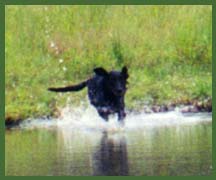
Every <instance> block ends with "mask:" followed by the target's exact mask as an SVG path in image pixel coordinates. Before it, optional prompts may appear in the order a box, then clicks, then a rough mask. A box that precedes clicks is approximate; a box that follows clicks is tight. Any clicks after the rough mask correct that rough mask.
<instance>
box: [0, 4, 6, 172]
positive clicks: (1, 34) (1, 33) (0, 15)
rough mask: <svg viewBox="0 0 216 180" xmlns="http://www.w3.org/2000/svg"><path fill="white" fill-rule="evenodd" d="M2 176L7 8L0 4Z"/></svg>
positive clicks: (0, 135)
mask: <svg viewBox="0 0 216 180" xmlns="http://www.w3.org/2000/svg"><path fill="white" fill-rule="evenodd" d="M0 19H1V28H0V39H1V43H0V77H1V79H0V90H1V91H0V120H1V123H0V144H1V148H0V152H1V153H0V154H1V162H3V163H0V176H5V53H4V52H5V48H4V46H5V6H4V4H2V3H1V4H0Z"/></svg>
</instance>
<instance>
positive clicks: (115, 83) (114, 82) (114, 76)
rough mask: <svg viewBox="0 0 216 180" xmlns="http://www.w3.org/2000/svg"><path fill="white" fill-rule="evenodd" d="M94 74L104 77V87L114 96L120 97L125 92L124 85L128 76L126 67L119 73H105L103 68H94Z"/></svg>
mask: <svg viewBox="0 0 216 180" xmlns="http://www.w3.org/2000/svg"><path fill="white" fill-rule="evenodd" d="M94 72H95V73H96V74H97V75H99V76H103V77H104V81H105V84H106V87H107V88H108V89H109V90H110V91H111V92H112V93H113V94H115V95H116V96H121V95H123V94H125V92H126V89H127V88H126V84H127V79H128V77H129V75H128V69H127V67H126V66H124V67H123V68H122V70H121V71H111V72H107V71H106V70H105V69H104V68H102V67H99V68H95V69H94Z"/></svg>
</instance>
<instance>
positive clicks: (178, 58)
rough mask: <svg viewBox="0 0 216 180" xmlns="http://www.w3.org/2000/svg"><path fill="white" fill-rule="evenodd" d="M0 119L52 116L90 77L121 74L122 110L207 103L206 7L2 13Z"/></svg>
mask: <svg viewBox="0 0 216 180" xmlns="http://www.w3.org/2000/svg"><path fill="white" fill-rule="evenodd" d="M5 38H6V45H5V53H6V70H5V77H6V84H5V88H6V117H12V118H14V119H16V118H27V117H37V116H42V115H50V114H51V115H52V114H53V113H54V112H55V110H56V108H58V107H62V106H64V105H65V104H66V101H67V97H70V99H71V100H70V102H69V103H71V104H75V105H78V104H79V101H80V100H82V99H84V97H85V96H86V90H84V91H82V92H78V93H75V94H73V93H71V94H64V95H59V94H55V93H50V92H48V91H47V87H49V86H61V85H67V84H73V83H77V82H79V81H81V80H84V79H86V78H87V77H89V76H91V75H92V74H93V73H92V69H93V68H94V67H97V66H103V67H105V68H106V69H108V70H111V69H120V68H121V67H122V66H123V65H127V66H128V67H129V73H130V78H129V87H128V92H127V96H126V104H127V107H128V108H139V107H140V104H166V103H168V102H174V101H181V100H185V99H188V100H192V99H205V98H207V97H211V96H212V88H211V86H212V69H211V66H212V8H211V6H7V7H6V36H5Z"/></svg>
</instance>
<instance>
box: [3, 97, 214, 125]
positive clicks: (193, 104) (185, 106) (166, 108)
mask: <svg viewBox="0 0 216 180" xmlns="http://www.w3.org/2000/svg"><path fill="white" fill-rule="evenodd" d="M176 108H178V111H179V112H182V113H199V112H212V98H208V99H205V100H203V101H199V100H192V101H184V102H183V101H181V102H173V103H170V104H166V105H144V106H143V107H142V108H140V109H139V111H138V112H141V111H142V112H145V113H147V114H149V113H161V112H170V111H174V110H176ZM129 112H130V111H129ZM55 114H58V113H55ZM43 118H44V119H47V118H49V119H50V118H52V116H46V117H44V116H43ZM22 121H24V119H22V118H17V117H15V118H13V117H11V116H8V117H6V119H5V128H6V129H11V128H13V127H17V126H19V124H20V123H21V122H22Z"/></svg>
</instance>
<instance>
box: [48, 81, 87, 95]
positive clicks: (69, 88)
mask: <svg viewBox="0 0 216 180" xmlns="http://www.w3.org/2000/svg"><path fill="white" fill-rule="evenodd" d="M87 82H88V80H87V81H84V82H81V83H80V84H77V85H73V86H67V87H59V88H52V87H51V88H48V90H49V91H54V92H69V91H79V90H81V89H83V88H84V87H86V85H87Z"/></svg>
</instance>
